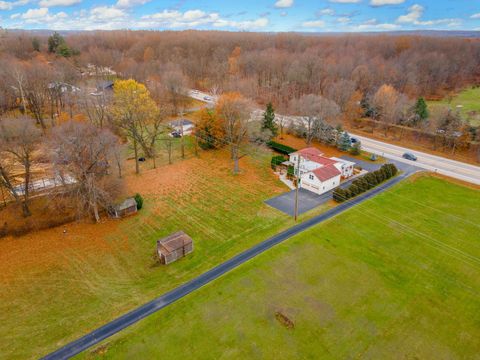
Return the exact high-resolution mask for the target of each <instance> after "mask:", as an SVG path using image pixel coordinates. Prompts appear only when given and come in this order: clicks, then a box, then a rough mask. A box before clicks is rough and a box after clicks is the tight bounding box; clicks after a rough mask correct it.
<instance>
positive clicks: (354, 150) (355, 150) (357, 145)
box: [350, 141, 362, 155]
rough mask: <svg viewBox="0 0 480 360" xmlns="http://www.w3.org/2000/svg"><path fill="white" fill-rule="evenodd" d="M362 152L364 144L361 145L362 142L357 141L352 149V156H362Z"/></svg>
mask: <svg viewBox="0 0 480 360" xmlns="http://www.w3.org/2000/svg"><path fill="white" fill-rule="evenodd" d="M361 150H362V144H361V143H360V141H357V142H356V143H354V144H353V145H352V148H351V149H350V154H352V155H360V152H361Z"/></svg>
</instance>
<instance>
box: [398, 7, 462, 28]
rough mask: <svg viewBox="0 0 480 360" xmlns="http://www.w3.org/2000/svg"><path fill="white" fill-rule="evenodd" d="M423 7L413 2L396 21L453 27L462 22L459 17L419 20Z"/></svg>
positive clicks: (423, 10)
mask: <svg viewBox="0 0 480 360" xmlns="http://www.w3.org/2000/svg"><path fill="white" fill-rule="evenodd" d="M424 12H425V8H424V7H423V6H421V5H418V4H415V5H412V6H411V7H409V8H408V13H407V14H406V15H402V16H399V17H398V19H397V23H399V24H411V25H419V26H432V25H442V24H443V25H446V26H449V27H455V26H459V25H461V24H462V20H461V19H451V18H447V19H435V20H421V18H422V17H423V14H424Z"/></svg>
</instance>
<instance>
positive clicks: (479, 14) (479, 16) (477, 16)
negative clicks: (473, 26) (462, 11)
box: [470, 13, 480, 19]
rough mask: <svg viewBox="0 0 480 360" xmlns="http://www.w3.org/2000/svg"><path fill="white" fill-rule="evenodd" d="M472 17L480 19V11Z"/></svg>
mask: <svg viewBox="0 0 480 360" xmlns="http://www.w3.org/2000/svg"><path fill="white" fill-rule="evenodd" d="M470 18H472V19H480V13H477V14H473V15H472V16H470Z"/></svg>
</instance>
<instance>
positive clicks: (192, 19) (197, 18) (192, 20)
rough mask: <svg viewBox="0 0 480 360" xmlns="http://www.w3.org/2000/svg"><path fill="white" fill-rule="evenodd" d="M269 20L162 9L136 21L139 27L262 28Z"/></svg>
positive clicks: (197, 11)
mask: <svg viewBox="0 0 480 360" xmlns="http://www.w3.org/2000/svg"><path fill="white" fill-rule="evenodd" d="M268 23H269V21H268V18H266V17H259V18H258V19H255V20H245V21H234V20H228V19H222V18H221V17H220V14H218V13H207V12H205V11H202V10H188V11H185V12H183V13H182V12H180V11H178V10H163V11H161V12H158V13H155V14H150V15H145V16H142V18H141V21H140V22H138V23H137V25H138V27H141V28H174V29H190V28H195V27H199V26H206V25H210V26H213V27H218V28H222V27H230V28H235V29H239V30H254V29H260V28H264V27H266V26H267V25H268Z"/></svg>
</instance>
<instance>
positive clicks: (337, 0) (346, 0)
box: [328, 0, 362, 4]
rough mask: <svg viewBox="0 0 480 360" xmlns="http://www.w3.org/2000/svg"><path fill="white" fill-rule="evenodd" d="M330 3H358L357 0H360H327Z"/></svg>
mask: <svg viewBox="0 0 480 360" xmlns="http://www.w3.org/2000/svg"><path fill="white" fill-rule="evenodd" d="M328 1H330V2H331V3H337V4H358V3H359V2H362V0H328Z"/></svg>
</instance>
